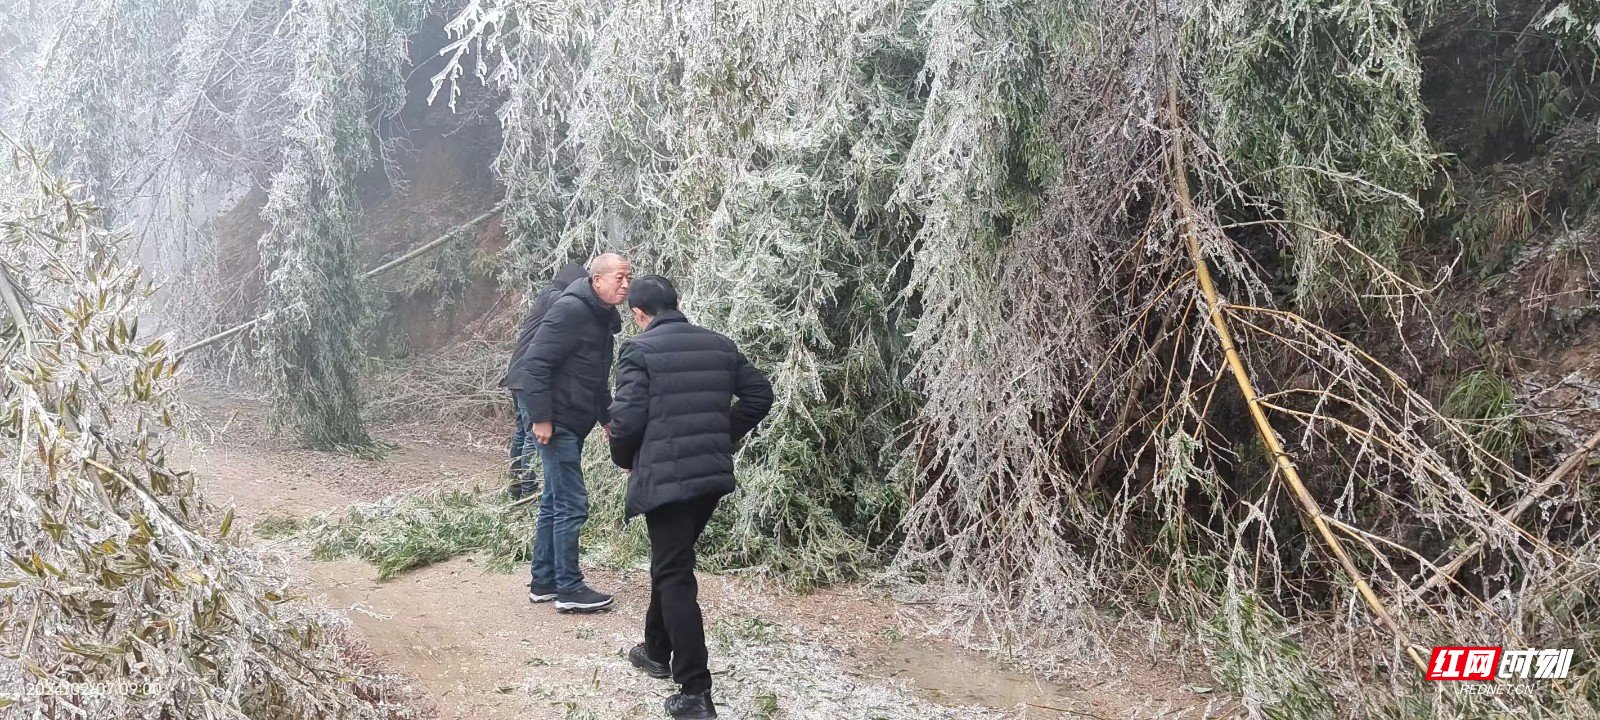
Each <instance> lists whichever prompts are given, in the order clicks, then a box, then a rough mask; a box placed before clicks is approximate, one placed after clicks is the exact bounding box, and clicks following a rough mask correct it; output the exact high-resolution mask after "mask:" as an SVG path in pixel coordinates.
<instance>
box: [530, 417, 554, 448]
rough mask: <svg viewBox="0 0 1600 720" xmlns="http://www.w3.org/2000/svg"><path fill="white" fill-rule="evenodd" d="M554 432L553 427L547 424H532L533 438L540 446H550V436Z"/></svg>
mask: <svg viewBox="0 0 1600 720" xmlns="http://www.w3.org/2000/svg"><path fill="white" fill-rule="evenodd" d="M553 432H555V426H554V425H552V424H551V423H549V422H536V423H534V424H533V437H534V438H535V439H537V440H538V441H539V444H540V445H549V444H550V434H551V433H553Z"/></svg>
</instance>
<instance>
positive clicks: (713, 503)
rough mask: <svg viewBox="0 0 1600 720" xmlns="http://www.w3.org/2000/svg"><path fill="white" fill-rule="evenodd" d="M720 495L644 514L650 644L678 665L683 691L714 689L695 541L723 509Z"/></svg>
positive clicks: (661, 658) (655, 654) (656, 655)
mask: <svg viewBox="0 0 1600 720" xmlns="http://www.w3.org/2000/svg"><path fill="white" fill-rule="evenodd" d="M717 500H718V498H715V497H707V498H698V499H695V500H688V501H685V502H679V503H672V504H669V505H663V506H661V507H659V508H657V509H655V510H653V511H651V512H648V513H646V514H645V516H644V522H645V527H646V529H647V530H648V531H649V534H650V610H649V611H648V612H646V613H645V616H644V648H645V652H646V653H648V654H649V655H650V659H652V660H655V661H657V662H667V660H668V658H670V659H671V663H672V679H673V681H674V682H676V683H678V684H679V685H681V686H682V687H683V692H685V693H688V694H691V695H696V694H699V693H703V692H705V691H707V690H710V689H711V670H710V669H708V668H707V667H706V629H705V620H704V619H703V618H702V617H701V615H700V601H699V599H698V595H699V593H700V586H699V584H698V583H696V582H695V579H694V544H695V541H696V540H699V539H700V533H702V532H704V531H705V529H706V523H707V522H710V521H711V513H712V511H714V510H716V509H717Z"/></svg>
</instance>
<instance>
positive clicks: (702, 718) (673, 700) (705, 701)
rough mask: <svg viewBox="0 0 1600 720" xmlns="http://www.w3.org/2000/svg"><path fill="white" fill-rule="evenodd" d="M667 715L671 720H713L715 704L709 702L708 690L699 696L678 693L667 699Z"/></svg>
mask: <svg viewBox="0 0 1600 720" xmlns="http://www.w3.org/2000/svg"><path fill="white" fill-rule="evenodd" d="M667 714H668V715H671V716H672V718H673V720H714V719H715V718H716V717H717V704H716V703H714V702H711V691H710V690H707V691H705V692H703V693H700V694H699V695H685V694H683V693H678V694H676V695H673V696H672V697H669V698H667Z"/></svg>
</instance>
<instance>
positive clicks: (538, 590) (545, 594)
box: [528, 583, 556, 603]
mask: <svg viewBox="0 0 1600 720" xmlns="http://www.w3.org/2000/svg"><path fill="white" fill-rule="evenodd" d="M554 599H556V589H555V586H553V585H538V584H535V583H528V602H536V603H547V602H550V601H551V600H554Z"/></svg>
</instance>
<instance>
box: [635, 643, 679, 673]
mask: <svg viewBox="0 0 1600 720" xmlns="http://www.w3.org/2000/svg"><path fill="white" fill-rule="evenodd" d="M628 662H630V663H633V666H634V667H636V668H639V669H640V670H643V671H644V674H646V675H649V676H650V677H653V678H660V679H662V680H665V679H667V678H669V677H672V668H669V667H667V664H666V663H664V662H656V661H654V660H651V659H650V653H647V652H645V650H644V643H639V644H638V645H635V646H633V649H632V650H629V651H628Z"/></svg>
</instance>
